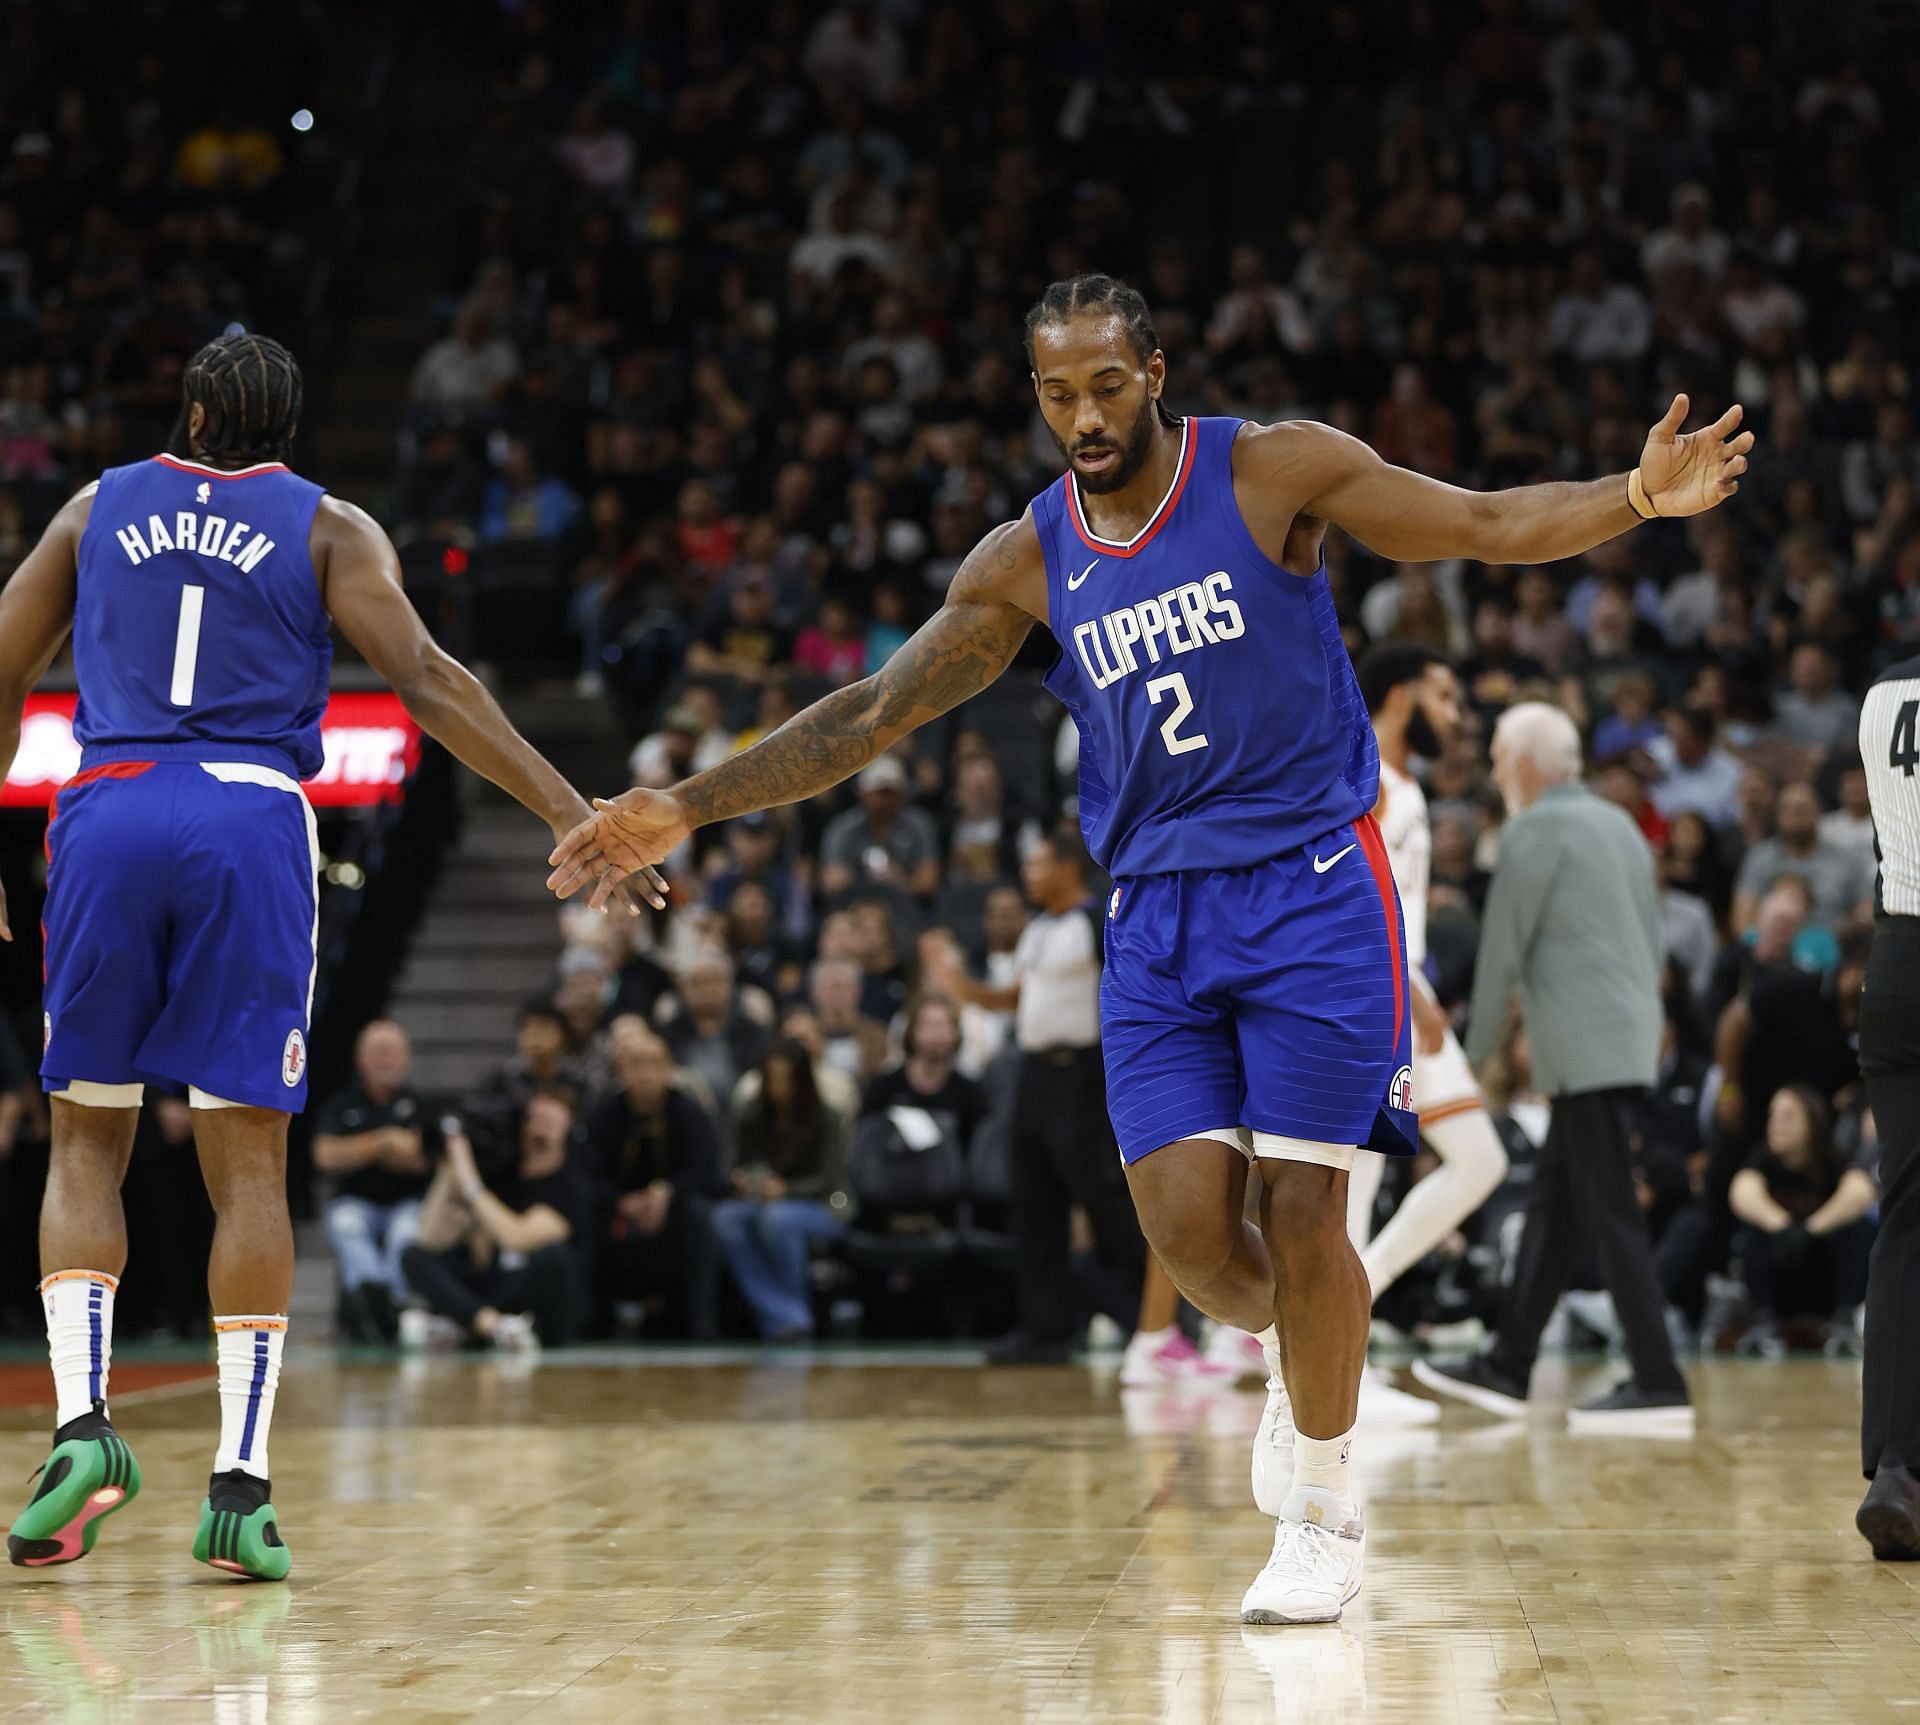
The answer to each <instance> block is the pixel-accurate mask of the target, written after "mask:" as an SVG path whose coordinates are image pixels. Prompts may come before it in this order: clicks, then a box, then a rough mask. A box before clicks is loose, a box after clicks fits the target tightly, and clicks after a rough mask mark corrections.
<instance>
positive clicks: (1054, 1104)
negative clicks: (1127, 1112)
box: [1013, 1047, 1147, 1342]
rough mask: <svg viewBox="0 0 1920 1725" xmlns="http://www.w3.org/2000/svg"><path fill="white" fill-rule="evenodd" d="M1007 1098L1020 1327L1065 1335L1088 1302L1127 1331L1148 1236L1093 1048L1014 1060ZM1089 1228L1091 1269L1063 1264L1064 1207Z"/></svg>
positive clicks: (1049, 1336) (1066, 1250)
mask: <svg viewBox="0 0 1920 1725" xmlns="http://www.w3.org/2000/svg"><path fill="white" fill-rule="evenodd" d="M1015 1082H1016V1085H1017V1088H1016V1090H1015V1092H1014V1106H1013V1231H1014V1235H1015V1238H1016V1240H1017V1242H1018V1253H1019V1274H1020V1328H1021V1329H1022V1330H1024V1331H1026V1333H1027V1334H1028V1335H1030V1336H1035V1337H1038V1338H1040V1339H1041V1340H1043V1341H1050V1342H1057V1341H1065V1340H1066V1339H1067V1338H1068V1337H1070V1336H1071V1335H1073V1334H1074V1332H1075V1331H1077V1330H1078V1329H1079V1328H1080V1326H1081V1325H1082V1324H1084V1323H1085V1322H1086V1321H1087V1318H1088V1317H1089V1316H1090V1315H1091V1314H1092V1312H1094V1311H1095V1310H1103V1311H1106V1312H1107V1313H1108V1315H1109V1316H1111V1317H1113V1318H1114V1319H1115V1321H1116V1322H1118V1323H1120V1324H1121V1325H1122V1327H1123V1328H1126V1329H1131V1328H1132V1327H1133V1320H1134V1318H1135V1317H1137V1316H1138V1313H1139V1303H1140V1285H1141V1281H1142V1279H1143V1278H1144V1276H1145V1274H1146V1268H1147V1242H1146V1237H1145V1236H1144V1235H1143V1234H1142V1233H1141V1232H1140V1218H1139V1217H1138V1216H1137V1215H1136V1214H1135V1213H1134V1208H1133V1194H1132V1193H1131V1192H1130V1191H1129V1190H1128V1189H1127V1176H1126V1170H1125V1169H1124V1168H1123V1167H1122V1166H1121V1162H1120V1151H1119V1149H1118V1147H1117V1146H1116V1145H1115V1143H1114V1137H1113V1123H1112V1121H1111V1120H1109V1119H1108V1117H1107V1073H1106V1066H1105V1064H1104V1063H1103V1062H1102V1060H1101V1058H1100V1050H1099V1049H1098V1048H1097V1047H1095V1048H1075V1049H1058V1050H1054V1051H1053V1052H1051V1053H1047V1054H1026V1055H1022V1056H1021V1059H1020V1068H1019V1076H1018V1078H1017V1079H1016V1081H1015ZM1076 1204H1078V1205H1079V1206H1080V1208H1081V1209H1082V1210H1084V1211H1085V1212H1086V1213H1087V1220H1088V1221H1089V1222H1090V1223H1091V1224H1092V1226H1093V1243H1094V1253H1095V1256H1096V1257H1097V1259H1098V1260H1099V1262H1098V1265H1097V1267H1096V1268H1095V1270H1094V1274H1093V1277H1092V1285H1089V1281H1088V1279H1087V1278H1086V1277H1084V1276H1082V1277H1076V1276H1075V1274H1074V1270H1073V1265H1072V1263H1071V1262H1070V1252H1071V1247H1070V1243H1069V1240H1070V1231H1071V1221H1072V1215H1073V1207H1074V1205H1076Z"/></svg>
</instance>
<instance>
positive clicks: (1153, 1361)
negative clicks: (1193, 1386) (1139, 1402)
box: [1120, 1329, 1258, 1389]
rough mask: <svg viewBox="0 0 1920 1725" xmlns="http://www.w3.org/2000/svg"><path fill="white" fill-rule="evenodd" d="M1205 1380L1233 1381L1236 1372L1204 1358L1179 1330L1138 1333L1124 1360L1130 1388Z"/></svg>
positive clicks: (1124, 1376) (1123, 1372)
mask: <svg viewBox="0 0 1920 1725" xmlns="http://www.w3.org/2000/svg"><path fill="white" fill-rule="evenodd" d="M1255 1345H1256V1346H1257V1345H1258V1344H1257V1343H1256V1344H1255ZM1201 1381H1205V1382H1210V1383H1231V1382H1232V1381H1233V1374H1232V1373H1231V1372H1230V1371H1228V1370H1227V1368H1226V1367H1225V1366H1217V1365H1215V1364H1214V1363H1213V1362H1212V1361H1211V1360H1207V1359H1203V1358H1202V1357H1201V1355H1200V1350H1199V1349H1198V1348H1196V1347H1195V1346H1194V1345H1193V1343H1191V1342H1190V1341H1188V1340H1187V1338H1186V1337H1185V1336H1184V1335H1182V1334H1181V1333H1180V1331H1179V1330H1177V1329H1172V1330H1167V1331H1164V1332H1163V1333H1161V1334H1160V1335H1157V1336H1148V1335H1135V1336H1134V1338H1133V1340H1132V1341H1130V1342H1129V1343H1127V1352H1126V1357H1125V1358H1124V1359H1123V1360H1122V1361H1121V1362H1120V1382H1121V1383H1122V1384H1124V1385H1125V1386H1126V1387H1127V1388H1128V1389H1141V1388H1144V1387H1145V1386H1146V1385H1148V1384H1165V1383H1194V1382H1201Z"/></svg>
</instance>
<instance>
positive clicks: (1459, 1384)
mask: <svg viewBox="0 0 1920 1725" xmlns="http://www.w3.org/2000/svg"><path fill="white" fill-rule="evenodd" d="M1413 1375H1414V1377H1415V1378H1416V1379H1418V1380H1419V1382H1421V1383H1423V1384H1425V1385H1426V1386H1427V1388H1428V1389H1430V1390H1438V1391H1439V1392H1440V1394H1441V1395H1443V1396H1452V1397H1454V1398H1455V1399H1456V1400H1458V1401H1463V1402H1466V1403H1468V1404H1469V1405H1471V1406H1473V1407H1476V1408H1479V1409H1481V1410H1482V1411H1483V1412H1485V1413H1490V1414H1498V1415H1499V1416H1500V1418H1502V1419H1507V1420H1517V1419H1519V1418H1521V1417H1522V1416H1523V1415H1524V1414H1525V1413H1526V1411H1527V1386H1526V1385H1525V1384H1523V1383H1522V1382H1521V1381H1520V1380H1519V1379H1518V1378H1516V1377H1513V1376H1511V1375H1510V1374H1508V1373H1506V1372H1503V1371H1502V1370H1501V1369H1500V1368H1499V1367H1498V1366H1496V1365H1495V1364H1494V1363H1493V1360H1492V1358H1491V1357H1490V1356H1489V1355H1486V1354H1475V1355H1473V1356H1472V1358H1470V1359H1464V1360H1446V1361H1434V1360H1415V1361H1414V1362H1413Z"/></svg>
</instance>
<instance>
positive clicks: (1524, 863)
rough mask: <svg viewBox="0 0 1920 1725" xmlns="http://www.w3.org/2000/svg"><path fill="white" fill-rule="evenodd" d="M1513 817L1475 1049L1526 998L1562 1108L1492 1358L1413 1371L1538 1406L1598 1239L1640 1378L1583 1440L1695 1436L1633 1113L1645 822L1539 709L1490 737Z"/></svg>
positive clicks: (1647, 1024)
mask: <svg viewBox="0 0 1920 1725" xmlns="http://www.w3.org/2000/svg"><path fill="white" fill-rule="evenodd" d="M1493 772H1494V779H1495V782H1496V783H1498V785H1499V786H1500V792H1501V795H1502V796H1503V797H1505V799H1506V803H1507V810H1508V813H1509V815H1510V817H1511V818H1510V819H1509V820H1508V822H1507V824H1506V827H1505V828H1504V830H1503V831H1502V833H1501V838H1500V863H1499V868H1498V869H1497V871H1496V872H1495V874H1494V877H1493V887H1492V890H1491V891H1490V892H1489V894H1488V896H1487V910H1486V916H1485V919H1484V921H1483V924H1482V928H1481V933H1480V952H1479V958H1478V960H1477V963H1476V967H1475V972H1474V987H1473V1009H1472V1018H1471V1020H1470V1021H1469V1025H1468V1031H1467V1044H1466V1047H1467V1057H1468V1059H1469V1060H1471V1061H1472V1063H1473V1064H1474V1066H1475V1067H1482V1066H1484V1065H1485V1064H1486V1062H1487V1060H1488V1058H1489V1057H1490V1056H1491V1055H1492V1054H1493V1053H1494V1052H1495V1051H1496V1049H1498V1047H1499V1046H1500V1045H1501V1043H1502V1042H1503V1041H1504V1040H1505V1038H1506V1034H1507V1026H1508V1021H1509V1014H1510V1011H1511V1006H1512V1000H1513V996H1514V993H1515V991H1516V989H1517V991H1518V992H1519V995H1520V1001H1521V1013H1522V1017H1523V1019H1524V1021H1525V1024H1526V1030H1527V1042H1528V1046H1529V1049H1530V1051H1531V1059H1532V1067H1533V1082H1534V1087H1535V1089H1537V1090H1538V1091H1539V1092H1540V1093H1541V1094H1542V1095H1544V1096H1546V1097H1548V1098H1550V1099H1551V1101H1552V1103H1553V1122H1552V1125H1551V1127H1550V1128H1549V1129H1548V1133H1547V1141H1546V1143H1545V1145H1544V1146H1542V1148H1541V1151H1540V1159H1539V1162H1538V1163H1537V1165H1536V1167H1535V1171H1534V1177H1533V1187H1532V1191H1531V1194H1530V1196H1529V1198H1528V1201H1527V1220H1526V1232H1525V1234H1524V1235H1523V1237H1522V1239H1521V1243H1520V1258H1519V1263H1518V1264H1517V1265H1516V1267H1515V1270H1514V1278H1513V1285H1512V1287H1511V1288H1510V1289H1509V1290H1508V1292H1507V1298H1506V1304H1505V1306H1504V1308H1503V1310H1502V1312H1501V1315H1500V1327H1499V1329H1498V1331H1497V1333H1496V1334H1495V1336H1494V1339H1493V1343H1492V1345H1491V1346H1490V1347H1489V1348H1488V1349H1487V1351H1486V1352H1485V1353H1484V1354H1481V1355H1480V1356H1479V1357H1477V1358H1475V1359H1471V1360H1466V1361H1463V1362H1461V1363H1459V1364H1456V1365H1449V1366H1444V1367H1442V1366H1431V1365H1426V1364H1424V1363H1422V1364H1419V1365H1416V1366H1415V1368H1414V1371H1415V1375H1416V1376H1417V1377H1419V1378H1420V1380H1421V1381H1422V1382H1423V1383H1425V1384H1427V1385H1428V1386H1429V1387H1430V1388H1432V1389H1436V1390H1440V1391H1442V1392H1443V1393H1445V1394H1448V1395H1453V1396H1458V1397H1459V1398H1460V1399H1462V1400H1464V1401H1469V1402H1472V1403H1473V1404H1474V1405H1476V1406H1478V1407H1482V1408H1486V1409H1488V1410H1489V1411H1490V1412H1494V1413H1501V1414H1509V1415H1511V1414H1517V1413H1519V1412H1520V1411H1521V1410H1522V1409H1523V1408H1524V1407H1525V1404H1526V1395H1527V1379H1528V1376H1529V1374H1530V1373H1531V1372H1532V1370H1533V1361H1534V1356H1535V1354H1536V1353H1537V1352H1538V1351H1539V1346H1540V1332H1541V1331H1542V1330H1543V1329H1544V1328H1545V1327H1546V1323H1547V1319H1548V1318H1549V1317H1551V1316H1552V1314H1553V1308H1554V1305H1555V1304H1556V1302H1557V1301H1558V1300H1559V1298H1560V1296H1561V1294H1563V1293H1564V1292H1565V1291H1566V1286H1567V1282H1568V1279H1569V1278H1570V1277H1571V1275H1572V1273H1573V1268H1574V1263H1575V1260H1576V1258H1577V1257H1578V1256H1579V1254H1580V1251H1581V1249H1582V1248H1583V1247H1591V1248H1592V1251H1593V1256H1594V1257H1595V1259H1597V1261H1598V1263H1599V1267H1600V1273H1601V1275H1602V1277H1603V1278H1604V1279H1605V1281H1606V1285H1607V1290H1608V1292H1609V1293H1611V1294H1612V1295H1613V1304H1614V1309H1615V1311H1616V1312H1617V1313H1618V1314H1619V1318H1620V1325H1621V1328H1622V1329H1623V1330H1624V1331H1625V1332H1626V1338H1627V1352H1628V1355H1629V1356H1630V1358H1631V1360H1632V1362H1633V1376H1632V1377H1631V1378H1630V1379H1628V1380H1626V1381H1625V1382H1623V1383H1621V1384H1619V1385H1618V1386H1616V1387H1615V1388H1614V1389H1613V1390H1612V1391H1610V1392H1609V1393H1608V1394H1607V1395H1605V1396H1602V1397H1601V1398H1600V1399H1599V1400H1597V1401H1594V1402H1589V1403H1587V1404H1586V1405H1584V1406H1582V1407H1578V1408H1575V1409H1574V1410H1573V1411H1572V1413H1571V1414H1570V1415H1569V1423H1570V1424H1571V1425H1572V1426H1573V1428H1574V1429H1575V1430H1582V1429H1585V1430H1592V1431H1603V1430H1605V1431H1613V1430H1641V1431H1660V1432H1668V1433H1673V1432H1682V1433H1684V1432H1690V1431H1691V1430H1692V1429H1693V1408H1692V1406H1691V1405H1690V1403H1689V1402H1688V1399H1687V1386H1686V1380H1685V1379H1683V1378H1682V1377H1681V1375H1680V1369H1679V1367H1678V1366H1677V1365H1676V1364H1675V1363H1674V1358H1673V1347H1672V1344H1671V1343H1670V1342H1669V1341H1668V1339H1667V1328H1666V1304H1665V1301H1664V1300H1663V1298H1662V1297H1661V1292H1660V1283H1659V1278H1658V1277H1657V1275H1656V1274H1655V1272H1654V1266H1653V1252H1652V1248H1651V1246H1650V1245H1649V1243H1648V1239H1647V1228H1646V1222H1645V1219H1644V1217H1643V1216H1642V1214H1641V1210H1640V1205H1639V1201H1638V1199H1637V1197H1636V1196H1635V1192H1634V1183H1633V1163H1632V1152H1631V1148H1630V1143H1629V1138H1630V1128H1629V1121H1628V1114H1627V1109H1628V1105H1629V1103H1630V1101H1631V1100H1632V1098H1633V1096H1634V1094H1635V1093H1636V1092H1638V1091H1641V1090H1644V1089H1646V1088H1647V1087H1648V1086H1650V1085H1651V1084H1652V1083H1653V1081H1654V1077H1655V1072H1656V1068H1657V1064H1658V1055H1659V1048H1660V1031H1661V1023H1662V1017H1663V1012H1662V1006H1661V999H1660V966H1661V932H1660V930H1661V922H1660V905H1659V896H1658V893H1657V891H1656V888H1655V885H1654V875H1653V854H1652V852H1651V851H1649V850H1648V848H1647V842H1646V840H1645V839H1644V838H1642V837H1641V836H1640V830H1639V829H1638V828H1637V827H1636V826H1635V825H1634V824H1633V822H1632V821H1631V820H1630V819H1628V817H1627V816H1626V815H1625V814H1624V813H1622V812H1621V811H1620V810H1619V809H1618V808H1616V807H1615V806H1614V805H1613V804H1612V803H1609V802H1606V801H1603V800H1602V799H1601V798H1599V797H1597V796H1595V795H1594V794H1593V793H1592V792H1590V791H1589V790H1587V789H1586V788H1585V787H1584V786H1583V785H1582V784H1581V783H1580V782H1579V780H1580V734H1579V732H1578V731H1577V730H1575V728H1574V724H1573V721H1572V720H1571V719H1569V718H1568V717H1567V716H1566V714H1564V713H1562V712H1561V711H1559V709H1558V708H1555V707H1549V706H1546V705H1544V704H1542V703H1540V702H1537V701H1534V702H1526V703H1523V704H1522V705H1520V706H1516V707H1513V708H1511V709H1510V710H1509V711H1508V712H1506V713H1505V714H1503V715H1502V717H1501V719H1500V723H1499V724H1498V725H1497V726H1496V727H1495V729H1494V733H1493Z"/></svg>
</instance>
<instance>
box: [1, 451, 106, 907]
mask: <svg viewBox="0 0 1920 1725" xmlns="http://www.w3.org/2000/svg"><path fill="white" fill-rule="evenodd" d="M97 489H98V487H97V486H93V485H89V486H88V487H87V488H86V489H85V490H84V491H81V492H78V493H76V494H75V495H74V496H73V497H72V498H70V499H69V500H68V501H67V503H66V505H65V507H63V508H62V509H61V511H60V513H59V514H58V515H56V516H55V517H54V518H53V520H52V521H50V522H49V523H48V524H47V530H46V532H45V533H43V534H42V535H41V536H40V543H39V544H38V545H36V546H34V548H33V549H32V550H31V551H29V552H28V553H27V555H26V556H25V558H24V559H22V561H21V564H20V567H19V568H18V569H16V570H14V572H13V575H12V578H11V579H9V580H8V582H7V584H6V586H5V587H4V588H0V779H4V778H5V777H6V776H7V769H8V768H10V767H11V766H12V765H13V757H14V754H15V753H16V752H17V751H18V749H19V747H20V715H21V712H22V711H23V709H24V708H25V706H26V703H27V694H28V691H30V690H31V689H32V688H33V686H34V684H35V683H37V682H39V681H40V679H41V677H42V676H44V675H45V674H46V669H47V667H48V666H49V665H50V664H52V663H53V656H54V654H55V653H57V652H59V651H60V643H61V642H62V641H64V640H65V639H66V638H67V632H68V631H69V630H70V629H72V627H73V593H74V571H75V569H76V567H77V566H78V562H79V554H80V535H81V534H82V533H84V532H85V531H86V529H87V516H88V514H89V513H90V512H91V511H92V509H93V494H94V492H95V491H96V490H97ZM11 939H13V930H12V928H11V927H10V926H9V925H8V922H7V901H6V895H5V893H4V892H0V940H11Z"/></svg>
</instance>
